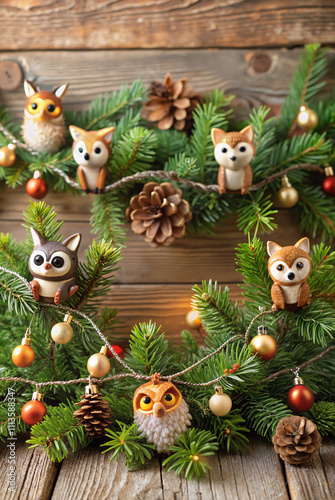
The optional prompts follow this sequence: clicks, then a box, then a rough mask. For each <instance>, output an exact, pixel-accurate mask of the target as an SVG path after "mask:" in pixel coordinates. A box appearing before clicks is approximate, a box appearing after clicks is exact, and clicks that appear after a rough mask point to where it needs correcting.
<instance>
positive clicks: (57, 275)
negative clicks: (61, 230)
mask: <svg viewBox="0 0 335 500" xmlns="http://www.w3.org/2000/svg"><path fill="white" fill-rule="evenodd" d="M31 234H32V237H33V242H34V249H33V252H32V254H31V255H30V257H29V271H30V272H31V274H32V275H33V277H34V279H33V280H32V281H31V282H30V285H31V288H32V292H33V295H34V298H35V300H41V301H42V302H49V303H52V302H53V303H55V304H61V303H62V302H65V300H67V299H68V298H70V297H72V295H73V294H74V293H76V291H77V290H78V285H77V284H76V277H75V276H76V272H77V268H78V255H77V254H78V248H79V245H80V240H81V234H79V233H76V234H73V235H72V236H70V237H69V238H67V239H66V240H64V241H63V243H60V242H58V241H47V240H45V239H44V238H43V237H42V236H41V234H40V233H39V232H38V231H36V229H33V228H31Z"/></svg>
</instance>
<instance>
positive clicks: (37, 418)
mask: <svg viewBox="0 0 335 500" xmlns="http://www.w3.org/2000/svg"><path fill="white" fill-rule="evenodd" d="M46 414H47V409H46V407H45V405H44V404H43V403H42V401H34V400H32V401H28V403H26V404H25V405H23V406H22V410H21V418H22V420H23V421H24V422H25V423H26V424H27V425H35V424H37V423H38V422H41V420H43V418H44V417H45V415H46Z"/></svg>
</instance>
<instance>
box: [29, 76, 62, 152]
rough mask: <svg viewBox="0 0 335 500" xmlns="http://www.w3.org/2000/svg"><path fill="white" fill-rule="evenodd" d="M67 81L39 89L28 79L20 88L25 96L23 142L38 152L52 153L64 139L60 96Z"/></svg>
mask: <svg viewBox="0 0 335 500" xmlns="http://www.w3.org/2000/svg"><path fill="white" fill-rule="evenodd" d="M67 88H68V84H67V83H64V84H62V85H60V86H58V87H56V88H54V90H53V91H52V92H49V91H48V90H40V89H39V87H37V86H36V85H34V84H33V83H32V82H29V81H28V80H25V81H24V91H25V94H26V96H27V97H28V99H27V101H26V106H25V110H24V121H23V125H22V135H23V139H24V141H25V143H26V144H27V146H29V147H30V148H31V149H33V150H34V151H38V152H39V153H40V152H42V151H46V152H47V153H56V152H57V151H59V150H60V148H61V147H62V145H63V144H64V143H65V137H66V127H65V122H64V117H63V108H62V99H63V97H64V96H65V94H66V91H67Z"/></svg>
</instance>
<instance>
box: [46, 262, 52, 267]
mask: <svg viewBox="0 0 335 500" xmlns="http://www.w3.org/2000/svg"><path fill="white" fill-rule="evenodd" d="M51 267H52V265H51V264H49V262H46V263H45V264H44V269H50V268H51Z"/></svg>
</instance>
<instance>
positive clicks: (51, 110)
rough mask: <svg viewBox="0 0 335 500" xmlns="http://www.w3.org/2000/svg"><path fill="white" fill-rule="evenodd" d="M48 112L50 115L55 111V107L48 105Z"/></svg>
mask: <svg viewBox="0 0 335 500" xmlns="http://www.w3.org/2000/svg"><path fill="white" fill-rule="evenodd" d="M48 111H49V112H50V113H52V112H53V111H55V106H54V105H53V104H49V106H48Z"/></svg>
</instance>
